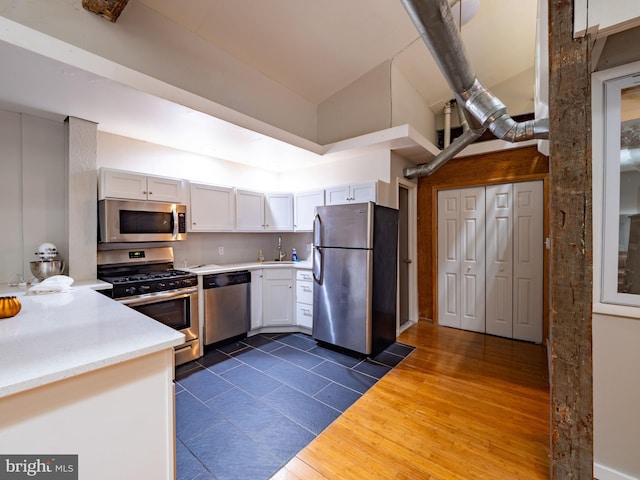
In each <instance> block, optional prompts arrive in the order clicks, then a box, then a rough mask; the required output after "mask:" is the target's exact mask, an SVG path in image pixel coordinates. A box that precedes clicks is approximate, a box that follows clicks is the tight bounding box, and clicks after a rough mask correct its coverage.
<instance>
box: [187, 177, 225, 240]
mask: <svg viewBox="0 0 640 480" xmlns="http://www.w3.org/2000/svg"><path fill="white" fill-rule="evenodd" d="M189 192H190V199H191V205H190V208H189V212H190V214H191V217H190V218H191V221H190V223H189V231H191V232H229V231H232V230H233V229H234V228H235V196H234V192H235V190H234V189H233V188H231V187H217V186H215V185H205V184H201V183H190V185H189Z"/></svg>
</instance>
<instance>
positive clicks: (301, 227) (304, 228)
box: [293, 190, 324, 232]
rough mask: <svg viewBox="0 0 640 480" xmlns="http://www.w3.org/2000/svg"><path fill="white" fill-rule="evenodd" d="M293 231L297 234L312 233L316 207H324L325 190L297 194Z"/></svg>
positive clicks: (295, 197)
mask: <svg viewBox="0 0 640 480" xmlns="http://www.w3.org/2000/svg"><path fill="white" fill-rule="evenodd" d="M294 200H295V205H294V207H295V210H294V221H293V229H294V230H295V231H296V232H312V231H313V219H314V217H315V215H316V207H322V206H323V205H324V190H317V191H315V192H304V193H296V194H295V196H294Z"/></svg>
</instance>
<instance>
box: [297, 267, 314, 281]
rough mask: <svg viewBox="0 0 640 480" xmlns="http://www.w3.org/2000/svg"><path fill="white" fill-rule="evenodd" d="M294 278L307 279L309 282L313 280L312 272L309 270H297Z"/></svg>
mask: <svg viewBox="0 0 640 480" xmlns="http://www.w3.org/2000/svg"><path fill="white" fill-rule="evenodd" d="M296 280H307V281H309V282H311V281H313V274H312V273H311V270H298V271H297V272H296Z"/></svg>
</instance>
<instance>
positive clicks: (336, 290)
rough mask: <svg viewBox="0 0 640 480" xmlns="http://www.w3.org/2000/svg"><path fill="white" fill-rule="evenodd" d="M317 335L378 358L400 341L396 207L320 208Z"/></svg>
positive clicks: (315, 270) (315, 309)
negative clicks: (397, 339) (397, 337)
mask: <svg viewBox="0 0 640 480" xmlns="http://www.w3.org/2000/svg"><path fill="white" fill-rule="evenodd" d="M316 212H317V214H316V218H315V222H314V234H313V238H314V245H313V278H314V285H313V338H315V339H316V340H318V341H319V342H324V343H326V344H330V345H335V346H338V347H342V348H345V349H348V350H351V351H353V352H357V353H360V354H364V355H368V356H374V355H376V354H378V353H379V352H381V351H382V350H384V349H385V348H386V347H387V346H389V345H390V344H392V343H393V342H395V340H396V304H397V301H396V296H397V294H396V291H397V249H398V210H395V209H392V208H387V207H382V206H380V205H376V204H374V203H373V202H368V203H357V204H346V205H330V206H326V207H318V208H317V209H316Z"/></svg>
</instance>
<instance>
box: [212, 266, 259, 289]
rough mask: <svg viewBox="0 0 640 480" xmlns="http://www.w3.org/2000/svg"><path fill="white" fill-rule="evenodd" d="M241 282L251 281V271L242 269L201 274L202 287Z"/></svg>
mask: <svg viewBox="0 0 640 480" xmlns="http://www.w3.org/2000/svg"><path fill="white" fill-rule="evenodd" d="M242 283H251V272H249V271H248V270H242V271H238V272H225V273H212V274H210V275H203V276H202V288H204V289H205V290H206V289H209V288H220V287H229V286H231V285H239V284H242Z"/></svg>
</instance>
